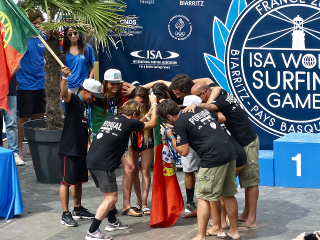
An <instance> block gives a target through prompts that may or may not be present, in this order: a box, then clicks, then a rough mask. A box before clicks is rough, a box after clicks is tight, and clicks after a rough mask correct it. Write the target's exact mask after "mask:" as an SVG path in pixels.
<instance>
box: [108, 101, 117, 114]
mask: <svg viewBox="0 0 320 240" xmlns="http://www.w3.org/2000/svg"><path fill="white" fill-rule="evenodd" d="M116 105H117V99H116V97H113V98H110V97H109V109H108V111H109V113H111V114H112V115H114V111H115V108H116Z"/></svg>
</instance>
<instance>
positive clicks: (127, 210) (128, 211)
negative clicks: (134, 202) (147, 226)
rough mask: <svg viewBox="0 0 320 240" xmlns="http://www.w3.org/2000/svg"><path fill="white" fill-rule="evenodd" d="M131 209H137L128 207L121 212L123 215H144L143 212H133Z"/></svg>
mask: <svg viewBox="0 0 320 240" xmlns="http://www.w3.org/2000/svg"><path fill="white" fill-rule="evenodd" d="M130 209H132V210H134V211H135V209H134V208H133V207H129V208H127V209H126V210H124V211H123V212H121V214H122V215H125V216H131V217H142V214H141V213H137V212H136V211H135V212H136V213H137V214H133V213H132V212H130Z"/></svg>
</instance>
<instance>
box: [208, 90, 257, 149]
mask: <svg viewBox="0 0 320 240" xmlns="http://www.w3.org/2000/svg"><path fill="white" fill-rule="evenodd" d="M212 104H214V105H216V106H217V108H218V111H220V112H222V114H223V115H224V116H225V117H226V122H225V123H224V124H225V125H226V127H227V129H228V130H229V132H230V133H231V135H232V136H233V137H234V138H235V139H236V140H237V142H238V143H239V144H240V145H241V146H242V147H244V146H247V145H248V144H249V143H251V142H252V141H254V140H255V139H256V137H257V133H256V131H255V130H254V128H253V126H252V125H251V123H250V120H249V118H248V115H247V113H246V111H245V110H244V109H243V107H242V105H241V103H240V102H239V101H238V100H237V99H236V98H235V97H234V96H233V95H231V94H230V93H228V92H225V91H222V92H221V94H220V95H219V97H217V99H216V100H215V101H213V102H212Z"/></svg>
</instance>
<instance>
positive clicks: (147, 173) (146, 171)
mask: <svg viewBox="0 0 320 240" xmlns="http://www.w3.org/2000/svg"><path fill="white" fill-rule="evenodd" d="M141 173H142V176H143V177H147V178H148V177H150V169H141Z"/></svg>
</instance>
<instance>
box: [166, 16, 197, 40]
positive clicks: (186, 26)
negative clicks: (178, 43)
mask: <svg viewBox="0 0 320 240" xmlns="http://www.w3.org/2000/svg"><path fill="white" fill-rule="evenodd" d="M168 30H169V33H170V36H171V37H173V38H174V39H176V40H185V39H187V38H188V37H189V36H190V35H191V32H192V25H191V23H190V21H189V19H188V18H187V17H186V16H183V15H176V16H173V17H172V18H171V19H170V21H169V24H168Z"/></svg>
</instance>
